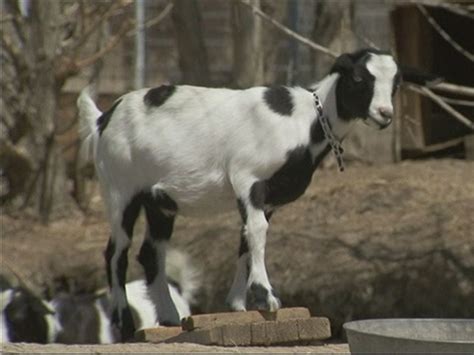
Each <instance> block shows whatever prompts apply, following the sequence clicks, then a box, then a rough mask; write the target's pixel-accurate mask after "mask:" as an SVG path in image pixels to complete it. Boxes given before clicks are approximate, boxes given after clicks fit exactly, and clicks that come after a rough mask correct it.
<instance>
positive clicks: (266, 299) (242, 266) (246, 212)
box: [227, 179, 281, 311]
mask: <svg viewBox="0 0 474 355" xmlns="http://www.w3.org/2000/svg"><path fill="white" fill-rule="evenodd" d="M245 180H246V179H241V181H243V182H246V181H245ZM247 181H248V180H247ZM234 182H235V181H234ZM237 182H238V180H237ZM242 185H243V187H242V186H241V188H240V189H239V185H238V184H234V188H235V190H236V194H237V196H239V198H238V202H239V210H240V214H241V216H242V220H243V222H244V227H243V229H242V234H241V238H242V239H241V248H240V252H239V261H238V264H237V270H236V274H235V277H234V282H233V284H232V288H231V290H230V292H229V295H228V297H227V302H228V303H229V304H230V306H231V307H232V308H233V309H235V310H245V309H246V291H247V290H248V291H249V296H250V297H249V299H250V302H251V303H253V304H254V305H255V307H256V308H257V309H262V310H270V311H275V310H277V309H278V308H280V305H281V304H280V300H279V299H278V298H277V297H276V296H275V294H274V292H273V288H272V286H271V284H270V281H269V279H268V275H267V271H266V268H265V242H266V235H267V229H268V222H267V219H266V217H265V212H264V210H263V206H261V207H259V206H254V205H253V204H252V202H251V199H250V186H251V184H248V183H246V184H242ZM244 191H245V192H244ZM244 284H245V287H244Z"/></svg>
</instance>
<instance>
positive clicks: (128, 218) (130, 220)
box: [122, 193, 143, 239]
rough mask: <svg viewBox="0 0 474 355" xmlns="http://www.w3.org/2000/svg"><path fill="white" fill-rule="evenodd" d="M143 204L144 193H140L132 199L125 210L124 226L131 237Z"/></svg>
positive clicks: (123, 216)
mask: <svg viewBox="0 0 474 355" xmlns="http://www.w3.org/2000/svg"><path fill="white" fill-rule="evenodd" d="M142 205H143V194H141V193H140V194H138V195H135V196H134V197H133V198H132V199H131V201H130V202H129V203H128V205H127V207H125V210H124V211H123V215H122V228H123V229H124V231H125V233H127V236H128V237H129V238H130V239H131V238H132V237H133V227H134V226H135V222H136V220H137V218H138V214H139V213H140V209H141V207H142Z"/></svg>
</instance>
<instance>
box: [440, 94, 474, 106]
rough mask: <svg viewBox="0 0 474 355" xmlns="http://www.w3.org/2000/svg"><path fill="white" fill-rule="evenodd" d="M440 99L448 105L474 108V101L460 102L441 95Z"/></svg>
mask: <svg viewBox="0 0 474 355" xmlns="http://www.w3.org/2000/svg"><path fill="white" fill-rule="evenodd" d="M438 97H439V98H440V99H442V100H443V101H445V102H447V103H448V104H453V105H458V106H471V107H474V101H473V100H459V99H453V98H451V97H446V96H441V95H438Z"/></svg>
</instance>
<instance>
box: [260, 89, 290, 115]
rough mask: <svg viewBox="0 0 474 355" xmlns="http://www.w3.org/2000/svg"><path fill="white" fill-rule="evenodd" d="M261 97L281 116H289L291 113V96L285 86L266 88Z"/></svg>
mask: <svg viewBox="0 0 474 355" xmlns="http://www.w3.org/2000/svg"><path fill="white" fill-rule="evenodd" d="M263 98H264V100H265V102H266V104H267V105H268V107H269V108H270V109H271V110H272V111H273V112H276V113H279V114H280V115H283V116H291V114H292V113H293V108H294V107H293V98H292V96H291V92H290V91H289V90H288V88H287V87H285V86H277V87H271V88H268V89H267V90H265V93H264V95H263Z"/></svg>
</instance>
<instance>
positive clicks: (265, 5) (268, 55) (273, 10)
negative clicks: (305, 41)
mask: <svg viewBox="0 0 474 355" xmlns="http://www.w3.org/2000/svg"><path fill="white" fill-rule="evenodd" d="M262 11H264V12H265V13H266V14H269V15H270V16H272V17H273V18H274V19H275V20H277V21H278V22H281V23H285V22H286V18H287V14H288V1H287V0H278V1H273V0H264V1H262ZM262 31H263V39H264V40H263V42H264V43H263V48H264V81H263V84H265V85H270V84H275V83H276V82H277V81H280V80H279V79H281V78H278V77H277V75H278V70H277V68H276V67H277V65H278V55H279V54H280V53H281V51H282V50H281V46H280V44H281V41H282V39H283V40H286V37H284V36H282V34H281V33H280V31H278V30H276V29H275V28H274V27H273V26H269V25H265V24H264V25H263V29H262ZM284 50H285V51H286V48H285V49H284Z"/></svg>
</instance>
